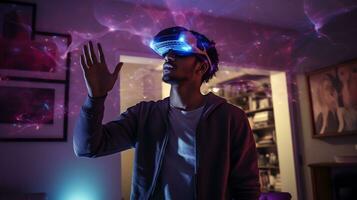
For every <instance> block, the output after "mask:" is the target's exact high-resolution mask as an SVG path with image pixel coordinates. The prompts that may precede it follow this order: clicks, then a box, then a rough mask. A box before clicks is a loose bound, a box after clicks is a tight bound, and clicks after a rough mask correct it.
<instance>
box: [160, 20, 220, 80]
mask: <svg viewBox="0 0 357 200" xmlns="http://www.w3.org/2000/svg"><path fill="white" fill-rule="evenodd" d="M182 31H190V32H191V33H192V34H193V35H194V36H195V37H196V38H197V41H198V44H197V47H198V48H199V49H201V50H204V49H205V50H206V52H207V55H208V57H209V59H210V61H211V64H212V66H211V69H209V70H207V71H206V73H205V74H203V76H202V83H203V82H206V83H207V82H208V81H209V80H210V79H211V78H213V76H215V75H216V72H217V71H218V63H219V58H218V57H219V55H218V52H217V49H216V46H215V44H216V43H215V42H214V41H213V40H209V39H208V38H207V37H206V36H205V35H203V34H201V33H199V32H196V31H193V30H188V29H186V28H184V27H181V26H174V27H170V28H166V29H163V30H162V31H160V32H159V33H158V34H157V35H156V36H155V37H161V36H165V35H171V34H179V33H181V32H182ZM198 57H199V58H201V59H202V56H198Z"/></svg>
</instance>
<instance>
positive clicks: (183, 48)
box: [181, 46, 192, 51]
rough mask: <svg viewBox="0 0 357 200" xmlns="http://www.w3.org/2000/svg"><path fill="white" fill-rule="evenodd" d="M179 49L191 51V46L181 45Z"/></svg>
mask: <svg viewBox="0 0 357 200" xmlns="http://www.w3.org/2000/svg"><path fill="white" fill-rule="evenodd" d="M181 49H182V50H184V51H191V49H192V47H190V46H183V47H181Z"/></svg>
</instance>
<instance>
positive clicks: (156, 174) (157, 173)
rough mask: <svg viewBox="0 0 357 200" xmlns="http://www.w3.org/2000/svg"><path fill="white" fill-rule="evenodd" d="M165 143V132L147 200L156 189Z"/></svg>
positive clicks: (166, 138)
mask: <svg viewBox="0 0 357 200" xmlns="http://www.w3.org/2000/svg"><path fill="white" fill-rule="evenodd" d="M166 131H167V129H166ZM167 141H168V134H167V132H166V134H165V137H164V142H163V145H162V148H161V151H160V156H159V166H158V167H157V170H156V173H155V175H154V178H153V184H152V187H151V188H150V192H149V196H148V198H147V199H151V198H152V197H153V195H154V192H155V189H156V184H157V179H158V176H159V172H160V169H161V165H162V160H163V157H164V155H165V151H166V145H167Z"/></svg>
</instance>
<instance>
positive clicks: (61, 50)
mask: <svg viewBox="0 0 357 200" xmlns="http://www.w3.org/2000/svg"><path fill="white" fill-rule="evenodd" d="M70 43H71V36H70V35H69V34H60V33H49V32H35V40H32V41H28V42H22V43H21V42H20V43H19V42H15V43H11V44H10V45H8V46H7V48H6V49H7V50H4V51H7V52H5V54H4V55H5V56H4V59H0V76H1V77H25V78H34V79H44V78H45V79H47V80H58V81H62V82H65V81H67V80H68V79H69V66H70V53H69V52H68V47H69V45H70Z"/></svg>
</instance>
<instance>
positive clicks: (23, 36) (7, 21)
mask: <svg viewBox="0 0 357 200" xmlns="http://www.w3.org/2000/svg"><path fill="white" fill-rule="evenodd" d="M35 22H36V4H34V3H26V2H17V1H6V0H3V1H0V38H2V39H6V40H31V39H33V38H34V31H35V30H36V29H35V26H36V25H35Z"/></svg>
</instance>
